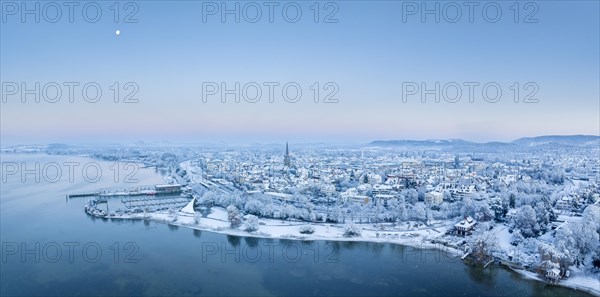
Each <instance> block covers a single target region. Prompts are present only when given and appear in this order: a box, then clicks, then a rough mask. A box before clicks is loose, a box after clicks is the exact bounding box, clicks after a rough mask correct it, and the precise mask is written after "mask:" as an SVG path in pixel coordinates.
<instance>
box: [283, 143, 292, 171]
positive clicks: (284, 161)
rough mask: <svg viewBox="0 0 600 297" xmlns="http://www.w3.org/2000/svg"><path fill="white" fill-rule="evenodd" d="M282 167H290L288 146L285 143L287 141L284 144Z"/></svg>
mask: <svg viewBox="0 0 600 297" xmlns="http://www.w3.org/2000/svg"><path fill="white" fill-rule="evenodd" d="M283 165H284V166H286V167H288V168H289V167H290V165H291V160H290V148H289V145H288V143H287V141H286V142H285V155H284V156H283Z"/></svg>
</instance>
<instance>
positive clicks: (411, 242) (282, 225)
mask: <svg viewBox="0 0 600 297" xmlns="http://www.w3.org/2000/svg"><path fill="white" fill-rule="evenodd" d="M217 209H221V208H217ZM221 210H222V211H223V212H224V210H223V209H221ZM89 215H90V216H93V215H91V214H89ZM219 215H222V213H221V214H217V215H215V216H213V217H210V216H209V217H202V218H200V221H199V223H196V222H195V218H194V216H193V215H191V214H186V213H181V212H180V213H177V214H170V213H151V214H148V213H146V214H143V213H139V214H130V215H121V216H106V217H101V216H94V217H96V218H100V219H107V220H111V219H116V220H148V221H152V222H157V223H163V224H166V225H173V226H177V227H185V228H189V229H193V230H199V231H206V232H212V233H216V234H221V235H228V236H238V237H253V238H261V239H278V240H298V241H336V242H369V243H389V244H396V245H401V246H405V247H411V248H415V249H431V250H437V251H441V252H444V253H446V254H445V256H450V257H457V258H460V257H461V256H462V255H463V252H461V251H460V250H459V249H457V248H455V247H451V246H448V245H443V244H440V243H433V242H431V241H430V240H431V239H430V238H427V237H425V236H421V235H422V234H423V233H424V232H423V231H425V230H408V231H403V232H399V231H374V230H365V229H364V228H361V231H362V232H363V233H362V234H363V235H361V236H358V237H344V236H339V235H340V234H342V232H340V231H341V230H342V228H343V225H338V226H333V225H332V224H315V223H301V222H290V221H283V222H282V221H281V220H276V219H262V218H261V219H260V221H262V222H263V224H261V225H259V227H258V230H257V231H253V232H247V231H243V230H239V229H232V228H230V227H229V222H227V221H223V220H219V219H218V216H219ZM173 216H176V220H173V219H172V218H173ZM206 221H208V223H209V224H203V222H206ZM265 221H267V222H270V223H278V224H277V225H266V223H264V222H265ZM356 225H357V226H359V227H360V226H361V225H364V224H356ZM300 226H312V227H319V228H320V229H323V227H324V228H326V229H327V230H328V229H329V227H331V228H332V229H334V230H333V231H334V232H329V231H328V233H326V234H328V235H330V236H323V235H322V234H317V232H315V233H314V234H310V235H305V234H298V235H296V234H292V233H291V232H290V231H291V229H293V230H296V231H297V229H298V228H299V227H300ZM261 228H263V229H265V228H267V229H268V230H273V229H284V230H283V231H284V232H280V233H278V234H270V233H266V232H264V231H268V230H264V231H262V232H261ZM438 228H443V227H438ZM427 230H429V229H427ZM321 231H322V230H321ZM335 231H337V232H335ZM418 232H420V235H418V236H414V234H416V233H418ZM296 233H299V232H296ZM373 233H376V234H377V233H382V234H391V233H396V234H400V233H402V234H406V233H409V234H413V235H410V237H408V236H397V237H392V238H389V237H373V236H372V234H373ZM335 235H338V236H335ZM369 235H371V236H369ZM500 265H501V266H503V267H507V268H508V269H510V270H511V271H514V272H515V273H517V274H519V275H520V276H521V277H522V278H524V279H530V280H535V281H538V282H542V283H546V284H547V282H546V281H544V280H543V279H541V278H540V277H539V276H538V275H537V274H536V273H534V272H531V271H528V270H523V269H516V268H513V267H510V266H508V265H502V264H500ZM577 278H585V276H578V275H575V276H571V277H570V278H568V279H563V280H561V281H560V282H558V283H556V284H552V285H553V286H557V287H564V288H569V289H572V290H577V291H581V292H584V293H587V294H591V295H593V296H600V289H596V288H594V287H591V286H587V285H583V284H580V283H577V282H573V281H571V280H573V279H577Z"/></svg>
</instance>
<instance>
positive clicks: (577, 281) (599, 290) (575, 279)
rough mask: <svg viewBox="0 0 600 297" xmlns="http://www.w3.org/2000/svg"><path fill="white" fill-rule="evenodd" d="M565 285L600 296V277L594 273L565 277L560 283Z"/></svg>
mask: <svg viewBox="0 0 600 297" xmlns="http://www.w3.org/2000/svg"><path fill="white" fill-rule="evenodd" d="M559 284H560V285H563V286H565V287H569V288H573V289H578V290H582V291H587V292H589V293H592V294H594V295H596V296H600V279H598V277H597V276H593V275H583V274H582V275H574V276H571V277H569V278H567V279H563V280H561V281H560V283H559Z"/></svg>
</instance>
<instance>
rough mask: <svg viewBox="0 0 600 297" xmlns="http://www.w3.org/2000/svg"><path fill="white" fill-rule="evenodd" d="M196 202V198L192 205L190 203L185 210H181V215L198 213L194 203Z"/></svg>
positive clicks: (191, 202)
mask: <svg viewBox="0 0 600 297" xmlns="http://www.w3.org/2000/svg"><path fill="white" fill-rule="evenodd" d="M195 202H196V198H195V197H194V199H192V201H190V203H188V204H187V205H186V206H185V207H184V208H182V209H181V210H180V212H181V213H184V214H191V215H193V214H195V213H196V212H195V211H194V203H195Z"/></svg>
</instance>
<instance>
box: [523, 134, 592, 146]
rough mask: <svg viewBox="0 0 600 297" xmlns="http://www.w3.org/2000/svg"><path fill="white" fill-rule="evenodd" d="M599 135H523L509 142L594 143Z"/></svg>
mask: <svg viewBox="0 0 600 297" xmlns="http://www.w3.org/2000/svg"><path fill="white" fill-rule="evenodd" d="M599 140H600V136H595V135H545V136H536V137H523V138H519V139H517V140H515V141H512V142H511V143H514V144H518V145H527V146H532V145H544V144H564V145H569V144H571V145H574V144H594V142H598V141H599Z"/></svg>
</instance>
